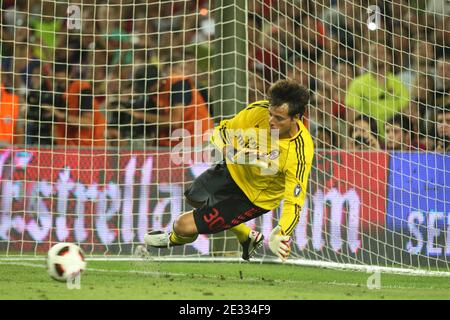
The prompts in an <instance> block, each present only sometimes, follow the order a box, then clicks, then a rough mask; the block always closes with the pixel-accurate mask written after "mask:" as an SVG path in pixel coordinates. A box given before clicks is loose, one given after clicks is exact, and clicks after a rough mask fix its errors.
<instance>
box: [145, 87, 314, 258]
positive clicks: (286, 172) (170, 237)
mask: <svg viewBox="0 0 450 320" xmlns="http://www.w3.org/2000/svg"><path fill="white" fill-rule="evenodd" d="M308 100H309V92H308V90H307V89H306V88H304V87H303V86H301V85H299V84H298V83H296V82H294V81H289V80H280V81H277V82H276V83H275V84H273V85H272V86H271V87H270V89H269V99H268V100H263V101H257V102H254V103H252V104H250V105H249V106H247V108H245V109H244V110H242V111H241V112H239V113H238V114H237V115H236V116H234V118H232V119H229V120H223V121H222V122H221V123H220V125H219V126H218V127H216V128H214V132H213V134H212V137H211V142H212V143H213V144H214V145H215V147H216V148H217V149H219V150H220V151H222V153H223V156H224V161H223V162H222V163H220V164H216V165H214V166H213V167H211V168H210V169H208V170H206V171H205V172H204V173H203V174H201V175H200V176H199V177H197V178H196V179H195V180H194V182H193V183H192V185H191V186H190V187H189V188H188V190H186V192H185V196H186V201H187V202H188V203H189V204H191V205H192V206H193V207H194V208H195V209H194V210H193V211H189V212H185V213H183V214H181V215H180V216H178V217H177V219H176V220H175V222H174V224H173V227H172V231H171V232H163V231H150V232H149V233H147V234H146V235H145V236H144V240H145V243H146V244H147V245H149V246H153V247H157V248H168V247H170V246H177V245H184V244H187V243H191V242H193V241H195V240H196V239H197V236H198V234H212V233H217V232H220V231H223V230H227V229H230V230H231V231H232V232H233V233H234V234H235V235H236V237H237V238H238V240H239V242H240V244H241V245H242V250H243V254H242V258H243V259H244V260H249V259H250V257H251V256H252V254H253V253H254V252H255V250H256V249H258V248H259V247H260V246H261V245H262V243H263V235H262V234H261V233H260V232H257V231H253V230H251V229H250V228H249V227H248V226H246V225H245V223H244V222H246V221H248V220H251V219H254V218H256V217H258V216H260V215H262V214H264V213H266V212H268V211H270V210H273V209H275V208H277V207H278V206H279V204H280V202H281V200H283V199H284V203H283V208H282V214H281V218H280V220H279V224H278V226H276V227H275V228H274V229H273V230H272V232H271V233H270V237H269V247H270V249H271V251H272V252H273V253H274V254H275V255H277V256H278V257H279V258H281V259H282V260H283V261H285V260H286V259H287V258H288V256H289V254H290V250H291V247H290V238H291V236H292V234H293V232H294V230H295V227H296V225H297V223H298V220H299V215H300V211H301V207H302V205H303V203H304V201H305V193H306V188H307V181H308V176H309V172H310V170H311V165H312V159H313V152H314V146H313V141H312V139H311V136H310V134H309V132H308V130H307V129H306V127H305V126H304V124H303V123H302V121H301V118H302V116H303V114H304V112H305V109H306V106H307V104H308Z"/></svg>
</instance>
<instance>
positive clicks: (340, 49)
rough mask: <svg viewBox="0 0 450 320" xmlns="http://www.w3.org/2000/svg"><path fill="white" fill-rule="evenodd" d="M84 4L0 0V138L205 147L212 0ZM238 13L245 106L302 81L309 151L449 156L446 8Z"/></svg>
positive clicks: (436, 1)
mask: <svg viewBox="0 0 450 320" xmlns="http://www.w3.org/2000/svg"><path fill="white" fill-rule="evenodd" d="M79 2H80V4H79V5H77V4H76V1H71V2H70V3H71V5H68V4H67V3H66V2H64V3H63V2H60V1H55V0H53V1H50V0H37V1H14V0H10V1H8V0H3V1H1V29H2V30H1V31H2V32H1V46H2V47H1V51H2V55H1V57H2V60H1V64H0V66H1V70H0V75H1V82H0V98H1V99H0V103H1V108H0V113H1V115H0V141H1V142H2V143H4V144H18V145H27V146H30V145H39V146H40V147H54V146H77V147H80V148H84V147H103V148H104V147H128V148H136V149H141V148H146V147H155V146H162V147H166V146H173V145H175V144H177V143H178V142H179V141H180V139H181V138H186V137H189V139H188V140H192V141H191V142H192V144H198V142H199V141H198V140H197V138H198V137H200V142H201V139H202V138H203V137H202V136H203V135H206V133H207V130H208V129H210V128H212V127H213V125H214V123H213V120H214V119H218V118H219V117H220V115H215V114H213V110H212V107H211V105H212V102H213V101H214V96H213V94H212V93H213V92H212V90H211V88H212V87H213V85H212V75H213V73H214V63H213V59H211V58H210V54H211V53H212V54H214V47H212V46H211V44H212V43H213V40H214V30H215V24H216V22H215V21H214V14H213V13H214V8H213V5H214V3H212V2H211V1H208V0H197V1H192V0H191V1H189V0H182V1H181V0H180V1H155V0H152V1H144V0H142V1H138V0H110V1H107V0H104V1H102V0H97V1H96V0H90V1H79ZM81 2H82V4H81ZM247 13H248V15H247V24H246V27H247V31H248V32H247V37H248V48H247V52H248V83H247V84H248V90H249V91H248V100H249V102H251V101H254V100H258V99H264V98H266V93H267V90H268V88H269V86H270V85H271V84H272V83H273V82H274V81H276V80H278V79H285V78H289V79H294V80H296V81H299V82H300V83H301V84H303V85H305V86H307V87H308V88H309V89H310V91H311V96H312V99H311V103H310V106H309V110H308V114H307V115H306V117H305V122H307V123H308V125H309V128H310V131H311V133H312V134H313V136H314V137H315V139H316V148H318V149H331V148H333V149H339V148H340V149H351V150H383V149H384V150H429V151H438V152H446V151H449V150H450V51H449V46H450V31H449V28H448V26H449V25H450V3H449V2H448V1H446V0H428V1H407V0H395V1H394V0H385V1H383V0H354V1H349V0H340V1H337V0H317V1H312V0H248V1H247ZM199 123H201V125H200V126H199V125H198V124H199Z"/></svg>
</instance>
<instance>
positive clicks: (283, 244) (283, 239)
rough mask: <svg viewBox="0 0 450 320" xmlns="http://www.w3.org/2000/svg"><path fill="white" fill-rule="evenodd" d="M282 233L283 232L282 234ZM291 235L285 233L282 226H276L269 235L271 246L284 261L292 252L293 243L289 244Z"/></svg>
mask: <svg viewBox="0 0 450 320" xmlns="http://www.w3.org/2000/svg"><path fill="white" fill-rule="evenodd" d="M280 233H281V234H280ZM290 239H291V237H290V236H286V235H284V233H283V231H282V230H281V227H280V226H277V227H275V228H274V229H273V230H272V232H271V233H270V236H269V248H270V250H272V252H273V253H274V254H276V255H277V256H278V257H279V258H280V259H281V260H282V261H283V262H284V261H286V259H287V258H288V257H289V254H290V253H291V245H290V244H289V241H290Z"/></svg>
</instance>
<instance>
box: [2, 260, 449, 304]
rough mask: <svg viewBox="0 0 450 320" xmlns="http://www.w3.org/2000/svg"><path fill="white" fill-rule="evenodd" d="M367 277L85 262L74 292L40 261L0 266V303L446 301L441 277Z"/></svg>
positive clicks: (289, 268)
mask: <svg viewBox="0 0 450 320" xmlns="http://www.w3.org/2000/svg"><path fill="white" fill-rule="evenodd" d="M369 276H370V274H368V273H365V272H357V271H342V270H332V269H323V268H315V267H301V266H295V265H281V264H259V263H212V262H201V263H186V262H156V261H97V260H96V261H92V260H91V261H88V270H87V272H86V273H85V274H84V275H83V276H82V278H81V283H80V289H72V290H69V289H68V288H67V285H66V284H65V283H60V282H56V281H54V280H52V279H50V277H49V276H48V275H47V273H46V270H45V267H44V261H41V260H38V261H5V260H0V299H2V300H3V299H26V300H28V299H150V300H156V299H165V300H184V299H194V300H197V299H198V300H210V299H221V300H227V299H234V300H236V299H246V300H252V299H255V300H256V299H258V300H266V299H271V300H279V299H283V300H285V299H289V300H301V299H450V281H448V278H442V277H419V276H408V275H394V274H385V273H382V274H381V278H380V280H381V281H380V285H381V288H380V289H371V290H370V289H368V287H367V285H366V284H367V279H368V278H369Z"/></svg>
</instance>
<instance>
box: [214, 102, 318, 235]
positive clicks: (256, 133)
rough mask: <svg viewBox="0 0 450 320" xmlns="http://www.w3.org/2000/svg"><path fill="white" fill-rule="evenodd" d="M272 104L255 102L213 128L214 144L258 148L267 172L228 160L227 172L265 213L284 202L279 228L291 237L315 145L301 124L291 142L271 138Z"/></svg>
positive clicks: (303, 199) (303, 196)
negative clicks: (270, 106)
mask: <svg viewBox="0 0 450 320" xmlns="http://www.w3.org/2000/svg"><path fill="white" fill-rule="evenodd" d="M268 108H269V102H268V101H267V100H262V101H256V102H254V103H252V104H250V105H248V106H247V108H245V109H244V110H242V111H240V112H239V113H238V114H237V115H236V116H234V118H232V119H228V120H223V121H221V122H220V124H219V126H217V127H215V128H214V132H213V135H212V136H211V141H212V143H213V144H214V145H215V146H216V147H217V148H218V149H219V150H223V147H224V146H225V145H232V146H233V147H234V148H235V149H236V150H238V151H239V150H240V149H242V148H249V149H257V150H259V151H260V152H262V153H263V154H266V155H267V157H265V158H263V159H265V161H266V162H267V163H268V169H262V168H261V167H259V166H256V165H252V164H235V163H232V161H231V160H229V159H228V158H227V157H226V162H227V167H228V170H229V172H230V174H231V176H232V178H233V180H234V181H235V182H236V184H237V185H238V186H239V187H240V188H241V190H242V191H243V192H244V193H245V195H246V196H247V197H248V198H249V200H250V201H251V202H252V203H253V204H255V205H257V206H258V207H261V208H263V209H266V210H273V209H275V208H276V207H278V206H279V205H280V202H281V200H283V199H284V203H283V208H282V213H281V218H280V221H279V225H280V226H281V228H282V231H283V232H284V234H286V235H291V234H292V233H293V231H294V229H295V227H296V225H297V223H298V220H299V217H300V210H301V207H302V206H303V204H304V202H305V196H306V189H307V185H308V176H309V173H310V171H311V165H312V160H313V154H314V145H313V141H312V138H311V135H310V134H309V132H308V130H307V129H306V127H305V126H304V124H303V123H302V122H301V121H298V122H297V124H298V126H299V131H298V132H297V134H296V135H295V136H294V137H292V138H289V139H276V138H274V137H273V136H270V126H269V110H268Z"/></svg>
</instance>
